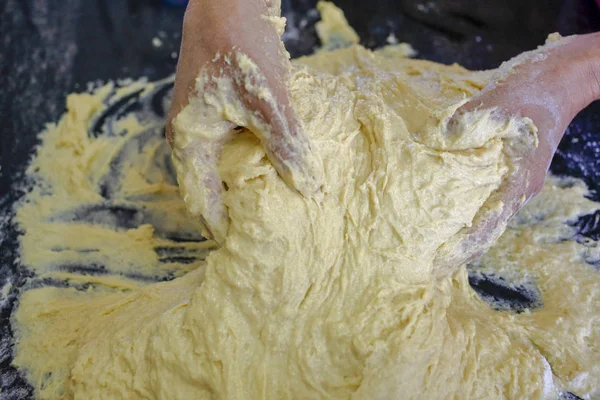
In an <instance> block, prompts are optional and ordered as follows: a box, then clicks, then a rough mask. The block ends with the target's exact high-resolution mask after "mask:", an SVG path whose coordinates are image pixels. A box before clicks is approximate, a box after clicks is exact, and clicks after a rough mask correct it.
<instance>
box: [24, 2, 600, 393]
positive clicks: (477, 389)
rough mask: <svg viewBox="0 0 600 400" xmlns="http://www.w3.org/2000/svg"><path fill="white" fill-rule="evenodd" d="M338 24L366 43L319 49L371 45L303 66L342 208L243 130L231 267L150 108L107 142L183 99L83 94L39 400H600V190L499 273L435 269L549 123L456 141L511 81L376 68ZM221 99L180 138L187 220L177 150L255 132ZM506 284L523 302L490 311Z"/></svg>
mask: <svg viewBox="0 0 600 400" xmlns="http://www.w3.org/2000/svg"><path fill="white" fill-rule="evenodd" d="M320 9H321V12H322V13H323V22H322V24H330V25H328V26H329V28H331V27H332V26H342V27H343V29H344V30H345V31H344V32H345V33H344V34H340V35H335V34H334V33H332V32H333V31H332V29H325V28H326V27H323V26H321V28H320V29H319V31H321V32H327V35H329V36H332V37H335V38H337V39H336V40H338V41H339V40H343V38H349V39H348V41H349V42H350V43H347V44H349V46H346V47H343V46H341V45H336V46H335V47H337V49H335V50H328V51H325V50H321V51H318V52H316V54H315V55H313V56H309V57H304V58H300V59H298V60H295V62H294V63H293V69H292V75H291V80H290V92H291V94H292V97H293V104H294V107H295V109H296V111H297V113H298V115H299V117H300V119H301V121H302V123H303V126H304V128H305V130H306V132H308V133H309V135H310V137H311V140H312V143H313V150H314V151H315V154H316V155H317V156H318V157H320V161H321V162H322V163H323V166H324V187H323V196H322V198H306V197H303V196H301V195H300V194H298V193H296V192H295V191H293V190H291V189H290V188H289V187H288V186H287V185H286V184H285V183H284V182H283V180H282V179H281V178H280V177H279V176H278V175H277V172H276V171H275V169H274V168H273V166H272V165H271V164H270V162H269V161H268V159H267V157H266V155H265V152H264V150H263V148H262V147H261V145H260V143H259V142H258V139H256V137H255V136H254V135H252V134H251V133H250V132H248V131H245V130H242V131H240V132H237V133H236V134H235V135H232V137H231V139H230V140H229V141H228V142H227V143H226V144H225V146H224V147H223V150H222V151H221V154H220V162H219V173H220V175H221V177H222V179H223V181H224V183H225V185H226V188H227V190H226V191H225V192H224V202H225V205H226V208H227V210H228V215H229V227H228V231H227V234H226V237H225V240H224V242H223V245H222V246H221V247H220V248H218V249H216V250H214V251H212V252H210V254H208V252H209V251H210V250H211V249H214V247H215V246H214V243H213V242H211V241H202V239H201V238H199V237H198V236H197V235H198V232H200V231H201V228H202V227H201V225H200V223H199V222H197V220H196V219H194V218H190V217H189V216H187V215H186V213H185V209H184V208H185V206H184V201H183V200H182V199H181V198H180V197H179V192H178V189H177V186H176V184H175V182H174V177H173V175H174V174H173V169H172V168H173V167H172V166H171V164H170V163H169V160H168V150H167V148H166V145H165V144H164V142H163V138H162V137H161V135H160V126H161V123H162V117H161V116H160V115H154V114H152V113H151V112H150V111H151V110H150V111H149V110H147V109H145V108H144V110H143V112H140V113H138V115H137V117H135V116H130V117H127V118H120V119H119V118H117V119H116V120H114V121H113V122H112V125H111V126H110V127H106V126H104V127H99V128H98V129H97V130H98V132H96V133H95V134H94V127H97V125H98V120H99V119H98V118H97V116H98V115H99V113H100V114H102V113H103V112H105V110H106V109H107V107H108V108H109V109H110V107H111V105H113V104H116V103H118V102H117V101H116V100H122V99H123V98H125V97H126V96H128V95H131V93H136V96H138V97H140V98H142V99H146V98H150V99H155V97H152V96H155V95H156V93H158V92H160V90H161V89H162V88H164V87H166V86H164V85H165V83H164V82H159V83H155V84H145V83H133V84H131V85H129V86H125V87H123V88H121V89H116V88H115V87H113V86H111V85H109V86H106V87H104V88H100V89H98V90H97V91H96V92H95V94H92V95H90V94H77V95H71V96H70V97H69V100H68V112H67V114H65V116H63V118H62V119H61V121H60V122H59V123H58V124H57V125H56V126H52V127H50V128H49V129H48V130H47V131H46V132H45V133H44V134H43V136H42V139H43V143H42V145H41V147H40V149H39V151H38V155H37V157H36V159H35V160H34V161H33V163H32V166H31V168H30V170H29V174H30V176H32V179H35V182H36V183H35V185H34V189H33V191H32V192H31V193H30V194H28V195H27V199H28V200H27V202H24V203H22V204H21V205H20V207H19V209H18V210H17V221H18V222H19V224H20V225H21V227H22V228H23V231H24V234H23V236H22V238H21V249H22V259H23V264H24V265H25V266H26V267H28V268H30V269H31V270H33V271H35V272H36V278H34V279H32V283H31V285H30V288H29V290H27V291H25V292H24V293H23V294H22V295H21V298H20V305H19V308H18V310H17V312H16V313H15V315H14V316H13V327H14V328H15V330H16V335H17V338H18V342H17V346H16V356H15V361H14V363H15V365H17V366H19V367H20V368H22V369H23V370H24V371H26V374H27V377H28V379H29V381H30V382H31V383H32V385H33V386H34V387H35V389H36V396H37V397H39V398H43V399H57V398H78V399H79V398H80V399H95V398H102V399H190V398H194V399H259V398H265V399H323V398H329V399H350V398H352V399H449V398H464V399H506V398H508V399H553V398H559V395H560V393H561V392H563V391H565V390H569V391H572V392H574V393H576V394H578V395H579V396H582V397H584V398H594V397H595V396H598V395H600V329H599V321H600V314H599V307H598V306H599V305H600V275H599V274H598V271H597V269H595V267H593V266H592V265H591V264H590V263H591V262H592V261H593V260H594V259H595V258H594V257H596V256H598V254H597V249H596V242H594V241H591V240H583V239H581V237H579V236H577V235H576V229H575V228H574V227H573V222H574V221H576V220H577V218H578V217H579V216H581V215H584V214H588V213H593V212H594V211H595V210H597V209H598V208H599V207H598V204H597V203H594V202H592V201H590V200H588V199H586V198H585V197H584V196H585V195H586V193H587V190H586V188H585V186H584V185H583V184H582V183H580V182H578V181H576V180H572V179H559V178H549V182H548V183H547V184H546V186H545V187H544V190H543V191H542V193H541V195H540V196H539V197H537V198H536V199H534V200H533V201H532V202H531V203H530V204H528V205H527V206H526V207H525V208H524V209H523V210H522V211H521V212H520V213H519V215H518V216H517V218H516V219H515V220H514V221H512V222H511V223H510V226H509V227H508V229H507V231H506V232H505V233H504V235H503V236H502V237H501V238H500V240H499V242H498V243H497V244H496V245H495V246H494V247H493V248H492V250H491V251H490V252H488V253H487V254H486V255H485V256H484V257H483V258H482V259H481V260H480V261H479V262H478V263H476V264H474V265H470V266H468V267H467V266H460V265H449V266H445V268H440V267H435V268H434V266H433V265H434V259H435V258H436V256H437V255H438V253H439V252H440V251H441V250H440V249H444V246H445V245H447V244H448V243H451V242H452V241H453V240H455V239H456V238H457V237H459V236H460V234H461V232H462V230H464V229H466V228H468V227H469V226H470V225H471V223H472V222H473V220H474V218H477V217H478V216H479V215H480V213H481V212H482V211H481V210H485V212H493V210H494V209H495V208H497V207H501V206H502V205H501V204H494V203H493V194H494V192H495V190H496V189H498V187H499V186H500V185H501V183H502V181H503V179H506V177H507V176H508V174H511V173H514V172H515V171H514V169H515V166H514V165H513V163H512V161H511V159H512V158H511V157H513V154H512V153H510V152H509V151H508V149H511V148H513V147H514V146H512V144H514V142H515V141H517V142H518V143H521V144H523V145H524V147H525V148H527V147H533V146H535V144H536V132H535V127H533V126H532V125H531V123H530V122H528V121H527V120H510V121H502V122H499V121H496V120H495V119H494V118H492V117H491V116H490V115H489V112H487V113H485V112H484V113H481V114H478V120H477V121H474V122H473V123H472V124H470V125H469V129H464V130H461V131H456V130H454V131H449V130H448V129H447V128H446V122H447V120H448V119H449V118H450V117H451V116H452V115H453V113H454V110H456V109H457V108H458V107H459V106H460V105H462V104H464V102H465V101H467V100H468V99H469V98H470V97H471V96H473V95H475V94H476V93H478V92H479V91H480V90H481V89H482V88H483V87H484V86H485V85H486V84H487V83H488V82H489V81H490V80H491V79H492V78H493V75H494V71H486V72H472V71H468V70H466V69H464V68H462V67H460V66H458V65H452V66H445V65H440V64H436V63H432V62H428V61H421V60H413V59H409V58H406V57H404V56H403V51H401V50H399V49H406V46H405V45H403V46H401V47H398V48H395V49H394V48H386V49H382V50H377V51H370V50H367V49H365V48H363V47H361V46H360V45H358V44H356V43H351V42H352V41H356V40H357V39H356V38H357V37H356V36H355V35H351V34H348V30H349V29H351V28H349V27H348V26H347V24H346V22H345V20H344V19H343V15H342V14H341V13H339V12H337V10H336V9H334V8H333V6H332V5H330V4H322V5H321V6H320ZM340 38H342V39H340ZM199 79H202V78H201V77H200V78H199ZM199 84H201V82H200V83H199ZM207 96H208V97H207ZM210 96H211V93H207V94H206V95H205V96H200V97H198V98H195V99H192V100H191V101H190V105H189V106H188V107H187V108H186V109H185V110H184V111H183V112H182V114H180V116H178V120H177V121H176V126H177V142H176V150H175V151H176V155H175V158H174V160H175V162H174V165H175V168H176V169H177V172H178V173H179V180H180V182H181V189H182V193H183V194H184V195H187V199H186V202H187V203H188V206H189V205H190V202H191V203H192V206H193V202H194V196H193V193H194V190H195V188H194V187H193V182H194V177H195V175H194V174H195V169H194V168H195V167H194V165H193V160H190V159H187V158H185V157H178V154H177V152H179V155H180V156H181V154H182V153H181V152H182V151H184V150H185V147H186V146H190V145H193V143H194V140H195V138H197V137H198V135H206V134H210V132H209V131H207V126H209V125H210V124H208V123H207V124H204V123H205V122H207V120H206V119H202V116H206V118H209V119H210V118H213V119H214V118H215V117H218V116H219V115H220V114H219V113H222V114H223V115H226V116H227V117H228V118H232V117H233V118H237V117H239V118H246V117H247V116H244V115H242V114H240V113H243V112H245V111H243V110H241V109H238V108H236V107H235V105H231V104H227V103H225V102H219V97H218V96H216V97H215V96H213V97H210ZM207 99H208V100H207ZM155 103H156V101H150V102H148V103H144V104H155ZM159 114H160V113H159ZM149 115H153V116H152V117H150V116H149ZM192 116H196V119H195V120H194V119H193V118H192ZM193 121H196V122H195V123H193ZM208 122H210V121H208ZM203 124H204V125H203ZM523 127H526V128H527V129H523ZM109 128H110V129H109ZM190 185H191V186H190ZM192 208H193V207H192ZM490 210H491V211H490ZM206 254H208V256H206ZM205 257H206V259H205V260H204V258H205ZM85 266H93V268H92V267H90V268H88V269H86V268H85ZM486 282H487V283H486ZM65 283H67V284H66V285H65ZM492 283H494V284H496V285H497V286H498V287H501V288H504V289H505V290H508V291H510V290H512V291H513V292H515V293H517V295H515V296H516V297H517V300H518V301H516V300H514V297H510V296H505V297H503V296H502V294H496V296H494V295H489V294H487V295H486V292H485V290H483V289H484V287H485V284H488V285H490V284H492ZM474 289H475V290H474Z"/></svg>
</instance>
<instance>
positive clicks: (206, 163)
mask: <svg viewBox="0 0 600 400" xmlns="http://www.w3.org/2000/svg"><path fill="white" fill-rule="evenodd" d="M279 15H280V0H191V1H190V2H189V4H188V7H187V10H186V13H185V17H184V22H183V37H182V43H181V57H180V59H179V63H178V65H177V74H176V79H175V88H174V92H173V101H172V105H171V110H170V112H169V118H168V123H167V128H166V131H167V139H168V141H169V143H170V144H171V145H172V146H173V145H174V142H175V141H176V140H178V138H176V137H175V135H174V130H173V126H172V121H173V120H174V118H175V117H176V116H177V115H178V114H179V112H180V111H181V110H182V109H183V108H184V107H185V106H186V105H187V104H188V102H189V99H190V96H193V95H194V94H196V93H197V94H200V95H202V94H203V93H201V92H205V93H210V92H211V90H212V91H213V92H218V91H222V90H221V87H215V86H212V85H218V83H215V82H214V81H211V80H207V84H206V85H205V86H204V87H201V88H198V87H197V86H196V85H197V83H196V77H198V76H199V75H200V76H202V75H203V76H209V77H223V78H226V80H227V81H228V82H232V84H233V86H234V88H233V89H234V90H233V92H234V93H233V94H230V95H232V98H229V99H228V102H231V103H232V104H233V103H238V104H241V105H242V107H244V108H245V109H247V110H248V112H249V113H250V115H251V117H250V118H247V119H246V120H239V119H236V117H235V116H231V117H229V118H230V119H229V120H227V118H228V117H226V118H225V120H222V121H217V122H218V123H216V124H215V125H213V126H212V129H210V131H211V132H210V136H204V137H202V138H200V139H199V140H197V142H196V143H192V145H190V146H187V147H188V149H187V150H186V151H187V154H186V155H184V157H188V158H194V159H195V160H194V161H193V162H194V163H195V164H201V165H198V166H197V168H196V175H200V177H201V178H200V179H199V181H198V182H197V185H200V186H201V188H200V189H199V190H197V191H196V192H195V193H194V194H192V195H193V196H195V197H196V198H195V199H194V202H196V204H197V206H196V207H195V208H196V209H193V210H190V211H192V213H193V214H198V215H200V216H201V217H202V218H203V220H204V223H205V225H206V226H207V229H208V230H209V231H210V232H209V233H210V234H211V235H212V236H213V238H214V239H215V240H217V242H220V241H221V240H222V239H223V238H224V236H225V234H226V232H227V226H228V220H227V212H226V210H225V208H224V206H223V203H222V197H221V195H222V183H221V179H220V178H219V176H218V172H217V161H218V153H219V151H220V149H221V147H222V145H223V144H224V142H225V141H226V140H227V139H228V138H229V137H231V136H230V133H231V131H233V129H234V128H236V127H237V126H244V127H246V128H248V129H249V130H250V131H252V132H253V133H254V134H255V135H256V136H257V137H258V138H259V139H260V141H261V142H262V145H263V146H264V149H265V152H266V154H267V156H268V158H269V160H270V161H271V163H272V164H273V166H274V167H275V169H276V170H277V172H278V173H279V175H280V176H281V177H282V178H283V179H284V180H285V181H286V183H287V184H288V185H289V186H290V187H292V188H294V189H296V190H298V191H299V192H300V193H302V194H303V195H305V196H312V195H315V194H318V193H319V192H320V190H321V184H322V165H321V164H320V161H319V159H318V158H317V157H316V156H314V155H313V153H312V152H311V146H310V140H309V138H308V136H307V134H306V133H305V132H304V131H303V129H302V126H301V124H300V121H299V120H298V118H297V116H296V114H295V111H294V109H293V108H292V107H291V106H290V97H289V93H288V91H287V80H288V76H289V71H290V67H291V65H290V61H289V54H288V53H287V51H286V50H285V48H284V47H283V44H282V43H281V40H280V38H279V37H280V36H281V34H282V33H283V31H282V30H283V24H278V23H279V22H280V21H279ZM248 60H249V61H251V63H252V64H250V63H248ZM255 67H257V68H255ZM253 89H256V90H253ZM265 93H266V94H265ZM226 111H227V110H226ZM198 118H200V116H198ZM228 134H229V135H228ZM175 147H178V146H175ZM186 202H187V205H188V208H190V202H189V201H186Z"/></svg>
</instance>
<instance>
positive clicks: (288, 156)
mask: <svg viewBox="0 0 600 400" xmlns="http://www.w3.org/2000/svg"><path fill="white" fill-rule="evenodd" d="M233 57H235V58H236V59H239V58H240V57H241V58H243V57H245V55H243V54H237V55H233ZM243 62H244V63H248V62H249V61H248V60H244V61H243ZM238 63H239V60H238ZM236 73H237V74H238V76H237V79H236V83H237V91H238V95H239V96H240V99H241V102H242V103H243V106H244V107H245V108H246V109H247V110H253V111H254V114H255V116H256V119H254V118H248V119H247V120H245V121H238V122H239V123H241V124H242V125H243V126H245V127H246V128H248V129H250V130H251V131H252V132H253V133H254V134H255V135H256V136H257V137H258V138H259V139H260V141H261V143H262V145H263V147H264V149H265V152H266V154H267V156H268V158H269V160H270V161H271V163H272V164H273V166H274V167H275V169H276V170H277V172H278V173H279V175H280V176H281V177H282V178H283V179H284V180H285V181H286V183H287V184H288V185H289V186H290V187H292V188H295V189H296V190H298V191H299V192H300V193H302V194H303V195H305V196H312V195H315V194H317V193H319V192H320V190H321V184H322V179H323V177H322V174H323V171H322V164H321V162H320V159H319V158H318V156H317V155H316V154H315V152H313V151H312V148H311V143H310V140H309V138H308V135H307V134H306V133H305V131H304V130H303V129H302V125H301V123H300V121H299V119H298V117H297V116H296V113H295V111H294V109H293V108H292V107H291V106H290V99H289V95H288V93H287V88H286V86H285V84H283V83H281V84H280V83H278V82H275V83H274V84H273V81H272V80H271V82H269V79H268V78H267V77H266V76H264V75H263V74H262V72H261V70H260V69H259V68H258V66H255V67H254V68H248V67H247V66H246V67H240V66H239V65H238V67H237V71H236V72H231V74H232V75H235V74H236Z"/></svg>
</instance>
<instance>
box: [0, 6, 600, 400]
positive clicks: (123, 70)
mask: <svg viewBox="0 0 600 400" xmlns="http://www.w3.org/2000/svg"><path fill="white" fill-rule="evenodd" d="M315 3H316V1H313V0H283V10H284V14H285V15H286V16H287V17H288V24H289V25H290V27H291V28H292V29H288V33H287V34H286V36H285V38H286V43H287V45H288V48H289V50H290V52H291V53H292V55H293V56H298V55H303V54H308V53H310V52H311V51H312V49H313V48H314V46H315V45H317V44H318V41H317V38H316V35H315V33H314V29H313V24H314V22H315V21H316V19H317V18H318V17H317V14H316V13H315V12H314V5H315ZM336 3H337V4H338V5H339V6H341V7H342V9H344V11H345V12H346V14H347V17H348V19H349V21H350V24H351V25H352V26H354V27H355V28H356V29H357V31H358V32H359V34H360V36H361V38H362V39H363V44H364V45H366V46H368V47H377V46H380V45H382V44H384V43H385V40H386V38H387V37H388V35H389V34H390V33H394V34H395V35H396V37H397V38H398V39H399V40H400V41H405V42H408V43H411V44H412V45H413V47H415V49H416V50H417V51H418V57H419V58H425V59H430V60H434V61H438V62H443V63H453V62H458V63H460V64H462V65H464V66H466V67H468V68H471V69H485V68H493V67H496V66H498V65H499V64H500V62H502V61H504V60H507V59H509V58H510V57H512V56H514V55H516V54H518V53H520V52H522V51H525V50H529V49H532V48H534V47H536V46H537V45H539V44H541V43H543V42H544V39H545V38H546V36H547V35H548V34H549V33H551V32H555V31H559V32H560V33H561V34H563V35H568V34H575V33H585V32H591V31H597V30H600V12H599V11H598V8H597V6H596V4H595V2H594V0H539V1H534V0H527V1H523V0H505V1H481V0H427V1H425V0H424V1H415V0H371V1H365V0H338V1H336ZM311 10H312V11H311ZM182 16H183V10H182V9H181V8H176V7H167V6H164V5H162V3H161V2H160V1H158V0H112V1H111V0H3V1H2V2H0V38H1V39H0V40H1V42H0V90H1V93H0V283H2V282H4V281H5V280H6V279H7V278H9V277H10V278H11V279H12V281H13V284H15V286H16V287H18V286H19V284H21V283H22V282H23V280H24V278H25V277H24V272H21V271H19V270H18V260H17V254H16V248H17V235H18V232H16V230H15V228H14V226H12V225H11V223H10V221H8V222H3V219H2V218H1V217H2V216H5V215H9V214H10V209H11V207H12V205H13V204H14V202H15V201H16V200H18V198H19V197H20V196H21V191H20V190H17V189H16V187H15V184H18V185H21V184H22V183H23V169H24V167H25V166H26V164H27V162H28V160H29V158H30V156H31V154H32V151H33V148H34V146H35V144H36V143H37V139H36V135H37V133H38V132H39V131H40V130H41V129H42V128H43V126H44V124H45V123H46V122H51V121H57V120H58V118H59V117H60V115H61V114H62V112H63V111H64V102H65V96H66V94H67V93H69V92H72V91H82V90H85V88H86V84H87V82H90V81H97V80H108V79H116V78H128V77H131V78H137V77H141V76H147V77H149V79H151V80H153V79H158V78H163V77H166V76H168V75H170V74H172V73H173V72H174V69H175V65H176V61H177V60H176V57H177V54H176V52H177V51H178V48H179V40H180V28H181V21H182ZM302 19H305V20H306V21H307V22H308V24H307V25H306V27H305V28H301V29H300V21H301V20H302ZM296 29H298V31H296ZM294 32H297V33H296V34H294ZM153 38H158V39H159V40H160V41H161V42H162V45H161V46H158V47H157V46H154V45H153V43H152V40H153ZM573 138H577V139H578V140H576V141H573V140H572V139H573ZM599 152H600V104H599V103H598V102H597V103H595V104H593V105H592V106H590V107H589V108H588V109H586V110H585V111H583V112H582V113H581V114H580V115H579V116H578V117H577V118H576V120H575V121H574V122H573V124H571V126H570V128H569V131H568V132H567V135H566V136H565V139H564V140H563V142H562V143H561V146H560V150H559V152H558V154H557V155H556V157H555V159H554V162H553V164H552V171H553V172H555V173H557V174H565V175H572V176H576V177H581V178H583V179H584V180H585V181H586V183H587V184H588V185H589V186H590V187H591V188H592V189H593V190H594V191H595V192H594V194H593V197H594V198H596V199H599V195H598V193H600V192H598V189H599V187H598V185H600V178H599V174H600V165H598V163H600V161H598V160H599V158H598V153H599ZM598 220H600V218H598V217H597V216H596V215H592V216H588V217H587V218H582V219H581V220H580V221H579V223H578V227H579V228H580V231H581V234H582V235H583V236H588V237H591V238H594V239H598V237H600V229H599V227H598ZM485 279H486V278H485V277H482V276H481V275H478V276H477V278H476V279H475V278H473V279H471V283H472V285H473V286H474V288H475V289H476V290H477V291H479V292H480V293H481V294H482V297H484V298H492V299H493V298H498V297H502V296H509V297H510V296H513V294H514V292H515V291H518V290H519V289H518V288H505V287H502V285H503V284H502V280H501V279H496V278H493V279H492V278H490V279H488V280H485ZM16 292H17V291H16V289H15V290H13V292H12V294H11V297H10V301H8V302H4V303H2V308H1V309H0V335H1V337H0V385H1V387H2V391H1V392H0V398H2V399H22V398H28V397H30V396H31V388H30V387H29V386H28V385H27V384H26V383H25V382H24V380H23V379H22V378H21V377H20V376H19V375H18V373H17V372H16V371H15V370H14V369H13V368H12V367H10V360H11V351H10V348H11V346H12V342H11V340H10V338H11V332H10V326H9V324H8V321H9V316H10V313H11V311H12V309H13V307H14V304H15V301H16V300H15V298H16ZM519 296H521V297H523V293H521V294H519V293H517V294H516V295H514V296H513V297H514V298H515V299H518V298H519ZM524 298H525V300H526V301H525V303H527V304H529V303H531V304H537V303H536V300H535V299H531V298H528V297H524ZM515 301H516V300H515ZM509 303H510V302H509ZM522 307H523V303H519V304H517V305H516V306H515V309H516V311H518V310H520V309H522ZM569 396H571V395H569ZM565 398H573V399H574V398H576V397H568V396H567V395H566V394H565Z"/></svg>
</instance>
